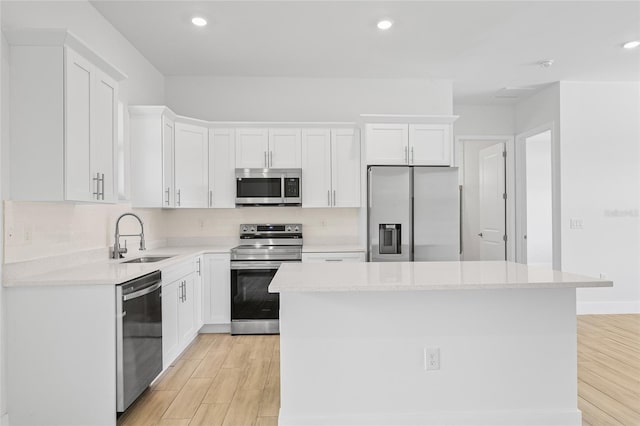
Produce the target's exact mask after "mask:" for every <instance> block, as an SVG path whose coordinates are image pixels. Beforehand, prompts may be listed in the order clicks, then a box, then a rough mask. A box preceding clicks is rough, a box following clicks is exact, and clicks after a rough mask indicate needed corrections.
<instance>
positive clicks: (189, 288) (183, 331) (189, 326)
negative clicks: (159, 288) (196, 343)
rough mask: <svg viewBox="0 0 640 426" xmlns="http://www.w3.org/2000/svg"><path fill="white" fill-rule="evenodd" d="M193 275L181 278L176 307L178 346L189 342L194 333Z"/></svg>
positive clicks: (194, 282) (194, 294)
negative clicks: (178, 301)
mask: <svg viewBox="0 0 640 426" xmlns="http://www.w3.org/2000/svg"><path fill="white" fill-rule="evenodd" d="M195 275H196V274H189V275H187V276H186V277H184V278H182V279H181V280H180V282H182V289H181V292H182V294H181V296H182V297H181V298H180V304H179V305H178V336H180V346H182V345H183V343H184V342H187V341H189V340H190V338H191V336H192V335H193V334H194V333H195V332H196V330H195V328H196V314H197V311H196V303H195V300H196V299H195V296H196V291H195V286H196V281H195Z"/></svg>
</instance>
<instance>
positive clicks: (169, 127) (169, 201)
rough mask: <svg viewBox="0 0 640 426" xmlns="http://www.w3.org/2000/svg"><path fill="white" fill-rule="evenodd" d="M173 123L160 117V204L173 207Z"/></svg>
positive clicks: (174, 203) (174, 201) (174, 204)
mask: <svg viewBox="0 0 640 426" xmlns="http://www.w3.org/2000/svg"><path fill="white" fill-rule="evenodd" d="M173 148H174V123H173V120H171V119H170V118H168V117H162V180H163V182H162V191H163V192H162V206H163V207H175V206H176V198H175V194H176V192H175V186H174V185H175V182H174V180H173V177H174V173H173Z"/></svg>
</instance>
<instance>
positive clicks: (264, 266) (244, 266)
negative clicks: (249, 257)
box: [231, 261, 300, 271]
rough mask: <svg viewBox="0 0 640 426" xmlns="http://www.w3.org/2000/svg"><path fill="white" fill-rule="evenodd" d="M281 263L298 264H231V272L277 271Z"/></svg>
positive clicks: (252, 262)
mask: <svg viewBox="0 0 640 426" xmlns="http://www.w3.org/2000/svg"><path fill="white" fill-rule="evenodd" d="M283 263H300V262H299V261H298V262H285V261H283V262H254V261H251V262H235V261H234V262H231V270H232V271H238V270H243V269H245V270H246V269H254V270H255V269H278V268H279V267H280V265H282V264H283Z"/></svg>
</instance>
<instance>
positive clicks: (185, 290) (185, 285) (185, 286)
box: [182, 281, 187, 302]
mask: <svg viewBox="0 0 640 426" xmlns="http://www.w3.org/2000/svg"><path fill="white" fill-rule="evenodd" d="M182 291H184V301H185V302H186V301H187V282H186V281H185V282H184V284H182Z"/></svg>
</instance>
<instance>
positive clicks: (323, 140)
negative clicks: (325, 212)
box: [302, 129, 360, 207]
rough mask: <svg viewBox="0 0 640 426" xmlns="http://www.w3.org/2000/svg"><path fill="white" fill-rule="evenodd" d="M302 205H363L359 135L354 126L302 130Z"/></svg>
mask: <svg viewBox="0 0 640 426" xmlns="http://www.w3.org/2000/svg"><path fill="white" fill-rule="evenodd" d="M302 185H303V189H302V207H360V139H359V138H358V134H357V132H356V131H355V130H353V129H333V130H329V129H304V130H303V131H302Z"/></svg>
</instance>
